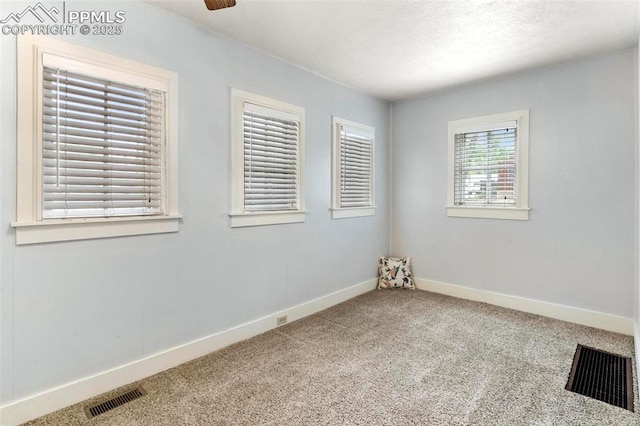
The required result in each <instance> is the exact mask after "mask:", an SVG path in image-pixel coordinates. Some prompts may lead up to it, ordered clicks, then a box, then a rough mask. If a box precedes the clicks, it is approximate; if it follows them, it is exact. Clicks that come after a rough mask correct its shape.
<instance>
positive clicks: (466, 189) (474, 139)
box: [447, 109, 529, 220]
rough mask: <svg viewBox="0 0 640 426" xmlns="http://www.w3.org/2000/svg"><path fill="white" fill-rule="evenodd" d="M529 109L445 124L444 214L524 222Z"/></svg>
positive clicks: (526, 191) (526, 218)
mask: <svg viewBox="0 0 640 426" xmlns="http://www.w3.org/2000/svg"><path fill="white" fill-rule="evenodd" d="M528 155H529V110H528V109H525V110H519V111H513V112H507V113H501V114H493V115H487V116H482V117H475V118H469V119H462V120H455V121H450V122H449V141H448V171H447V172H448V176H447V215H448V216H453V217H474V218H486V219H511V220H528V218H529V200H528V180H529V177H528V174H529V173H528V168H529V160H528Z"/></svg>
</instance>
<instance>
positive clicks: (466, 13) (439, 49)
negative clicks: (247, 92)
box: [145, 0, 639, 101]
mask: <svg viewBox="0 0 640 426" xmlns="http://www.w3.org/2000/svg"><path fill="white" fill-rule="evenodd" d="M145 1H146V2H147V3H151V4H154V5H156V6H158V7H161V8H164V9H168V10H170V11H172V12H174V13H176V14H179V15H182V16H184V17H186V18H188V19H189V20H192V21H194V22H196V23H198V24H199V25H202V26H204V27H206V28H208V29H210V30H211V31H214V32H216V33H219V34H223V35H225V36H227V37H229V38H232V39H235V40H238V41H240V42H242V43H244V44H247V45H249V46H253V47H255V48H257V49H259V50H261V51H263V52H267V53H269V54H271V55H274V56H277V57H280V58H282V59H284V60H286V61H288V62H291V63H293V64H295V65H298V66H300V67H303V68H305V69H308V70H311V71H313V72H314V73H316V74H319V75H321V76H323V77H326V78H329V79H331V80H334V81H337V82H340V83H343V84H346V85H348V86H351V87H354V88H357V89H359V90H361V91H363V92H365V93H368V94H370V95H373V96H376V97H379V98H382V99H386V100H390V101H393V100H398V99H403V98H409V97H415V96H417V95H421V94H427V93H433V92H437V91H441V90H443V89H446V88H448V87H451V86H455V85H460V84H465V83H469V82H472V81H476V80H480V79H486V78H491V77H495V76H499V75H504V74H508V73H513V72H518V71H523V70H528V69H534V68H539V67H542V66H547V65H552V64H556V63H561V62H567V61H571V60H575V59H578V58H583V57H586V56H590V55H596V54H599V53H602V52H606V51H610V50H615V49H621V48H626V47H632V46H635V45H636V44H637V40H638V23H639V19H638V16H639V9H638V0H622V1H619V0H598V1H587V0H439V1H436V0H237V5H236V6H235V7H232V8H228V9H221V10H217V11H208V10H207V9H206V7H205V4H204V1H203V0H181V1H178V0H145Z"/></svg>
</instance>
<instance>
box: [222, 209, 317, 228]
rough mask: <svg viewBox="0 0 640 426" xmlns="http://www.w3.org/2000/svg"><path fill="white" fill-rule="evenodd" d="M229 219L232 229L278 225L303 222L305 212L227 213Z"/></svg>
mask: <svg viewBox="0 0 640 426" xmlns="http://www.w3.org/2000/svg"><path fill="white" fill-rule="evenodd" d="M229 219H230V225H231V227H232V228H241V227H244V226H262V225H280V224H284V223H301V222H304V220H305V212H304V211H300V210H296V211H291V212H266V213H265V212H260V213H229Z"/></svg>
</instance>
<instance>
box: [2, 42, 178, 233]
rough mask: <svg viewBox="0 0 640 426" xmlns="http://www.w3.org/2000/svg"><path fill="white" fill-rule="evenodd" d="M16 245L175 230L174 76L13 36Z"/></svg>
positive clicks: (98, 54)
mask: <svg viewBox="0 0 640 426" xmlns="http://www.w3.org/2000/svg"><path fill="white" fill-rule="evenodd" d="M18 55H19V57H18V67H19V72H18V76H19V77H18V149H17V150H18V174H17V183H18V190H17V199H18V203H17V209H16V219H17V220H16V222H14V223H13V226H14V227H15V228H16V242H17V244H29V243H37V242H49V241H63V240H76V239H87V238H100V237H114V236H122V235H137V234H151V233H163V232H176V231H177V230H178V221H179V215H178V193H177V191H178V170H177V162H178V158H177V126H176V122H177V120H176V118H177V109H176V105H175V104H176V103H175V102H174V99H177V76H176V75H175V74H174V73H171V72H168V71H163V70H159V69H156V68H153V67H150V66H147V65H144V64H139V63H136V62H132V61H128V60H124V59H120V58H117V57H114V56H111V55H107V54H104V53H101V52H97V51H94V50H89V49H85V48H80V47H77V46H74V45H71V44H67V43H63V42H60V41H58V40H51V39H46V38H42V37H29V36H24V37H19V50H18Z"/></svg>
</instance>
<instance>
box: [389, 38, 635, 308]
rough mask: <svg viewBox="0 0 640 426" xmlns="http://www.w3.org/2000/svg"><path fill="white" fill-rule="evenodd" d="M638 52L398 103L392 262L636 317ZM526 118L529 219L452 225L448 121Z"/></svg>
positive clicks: (434, 276)
mask: <svg viewBox="0 0 640 426" xmlns="http://www.w3.org/2000/svg"><path fill="white" fill-rule="evenodd" d="M635 60H636V52H635V49H628V50H624V51H620V52H617V53H612V54H609V55H606V56H601V57H597V58H592V59H587V60H583V61H579V62H575V63H570V64H565V65H562V66H557V67H552V68H546V69H543V70H539V71H536V72H531V73H526V74H520V75H515V76H510V77H506V78H501V79H498V80H492V81H487V82H483V83H480V84H474V85H470V86H466V87H461V88H458V89H455V90H451V91H448V92H445V93H441V94H436V95H433V96H429V97H424V98H420V99H414V100H408V101H404V102H398V103H395V104H394V105H393V119H392V128H393V132H392V140H393V156H392V157H393V160H392V174H393V183H392V197H393V198H392V206H393V207H392V215H393V220H392V223H393V227H392V245H391V248H392V252H393V253H395V254H398V255H411V256H413V257H414V258H415V262H414V265H415V266H414V267H415V274H416V275H417V276H418V277H421V278H425V279H431V280H437V281H442V282H446V283H452V284H458V285H462V286H467V287H472V288H475V289H481V290H487V291H492V292H498V293H504V294H508V295H513V296H520V297H525V298H530V299H535V300H539V301H546V302H552V303H558V304H562V305H567V306H572V307H577V308H582V309H590V310H595V311H599V312H604V313H609V314H614V315H619V316H622V317H626V318H632V317H633V315H634V311H633V306H634V301H633V297H632V295H633V294H634V286H635V284H634V265H635V254H634V253H635V250H634V241H635V236H634V231H633V230H634V229H635V213H634V212H635V197H636V195H635V194H636V193H635V152H636V151H635V149H636V148H635V144H636V128H635V120H636V117H635V96H636V89H635V84H636V75H635V65H634V63H635ZM523 108H530V112H531V115H530V129H531V130H530V157H529V165H530V174H529V205H530V207H531V209H532V210H531V212H530V216H529V221H526V222H521V221H506V220H493V219H466V218H449V217H447V215H446V210H445V204H446V199H447V197H446V194H447V192H446V191H447V181H446V178H447V174H446V173H447V122H448V121H450V120H455V119H460V118H467V117H474V116H480V115H486V114H492V113H498V112H505V111H512V110H518V109H523Z"/></svg>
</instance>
